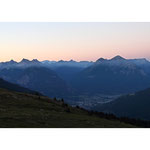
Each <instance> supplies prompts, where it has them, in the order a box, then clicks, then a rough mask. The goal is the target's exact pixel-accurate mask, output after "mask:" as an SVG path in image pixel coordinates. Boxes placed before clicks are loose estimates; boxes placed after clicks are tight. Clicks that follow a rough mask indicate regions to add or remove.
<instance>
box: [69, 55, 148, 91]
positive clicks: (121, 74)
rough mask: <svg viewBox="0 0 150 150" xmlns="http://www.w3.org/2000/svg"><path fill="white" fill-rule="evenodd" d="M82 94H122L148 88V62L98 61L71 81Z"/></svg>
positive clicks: (125, 60)
mask: <svg viewBox="0 0 150 150" xmlns="http://www.w3.org/2000/svg"><path fill="white" fill-rule="evenodd" d="M71 84H72V86H73V87H74V88H76V89H78V91H81V92H82V93H89V94H96V93H104V94H123V93H132V92H135V91H138V90H142V89H145V88H148V87H150V62H149V61H147V60H145V59H144V60H143V59H133V60H132V59H129V60H128V59H125V58H123V57H121V56H116V57H114V58H112V59H109V60H107V59H103V58H100V59H98V60H97V61H96V62H95V63H94V64H93V65H91V66H89V67H88V68H86V69H84V70H82V71H81V72H79V73H78V74H77V75H76V76H75V77H74V78H73V79H72V81H71Z"/></svg>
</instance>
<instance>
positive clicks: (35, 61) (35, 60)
mask: <svg viewBox="0 0 150 150" xmlns="http://www.w3.org/2000/svg"><path fill="white" fill-rule="evenodd" d="M32 62H34V63H40V62H39V61H38V60H37V59H33V60H32Z"/></svg>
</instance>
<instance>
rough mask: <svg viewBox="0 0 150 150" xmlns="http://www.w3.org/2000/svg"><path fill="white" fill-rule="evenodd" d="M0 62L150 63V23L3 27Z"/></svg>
mask: <svg viewBox="0 0 150 150" xmlns="http://www.w3.org/2000/svg"><path fill="white" fill-rule="evenodd" d="M0 33H1V34H0V52H1V57H0V61H8V60H11V59H14V60H16V61H20V60H21V59H22V58H27V59H30V60H32V59H35V58H36V59H39V60H40V61H41V60H61V59H63V60H71V59H73V60H77V61H81V60H88V61H96V60H97V59H98V58H100V57H103V58H107V59H110V58H112V57H114V56H116V55H121V56H122V57H125V58H147V59H150V23H0Z"/></svg>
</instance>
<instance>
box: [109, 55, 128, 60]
mask: <svg viewBox="0 0 150 150" xmlns="http://www.w3.org/2000/svg"><path fill="white" fill-rule="evenodd" d="M111 60H126V59H125V58H123V57H121V56H120V55H117V56H115V57H113V58H112V59H111Z"/></svg>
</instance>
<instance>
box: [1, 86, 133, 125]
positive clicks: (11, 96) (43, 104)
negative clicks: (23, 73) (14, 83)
mask: <svg viewBox="0 0 150 150" xmlns="http://www.w3.org/2000/svg"><path fill="white" fill-rule="evenodd" d="M0 127H4V128H5V127H14V128H18V127H37V128H43V127H52V128H62V127H65V128H66V127H68V128H70V127H75V128H78V127H81V128H82V127H84V128H86V127H90V128H91V127H92V128H94V127H99V128H101V127H115V128H117V127H134V126H132V125H129V124H125V123H121V122H119V121H117V120H107V119H103V118H100V117H97V116H96V115H89V114H88V112H87V111H85V110H82V109H80V108H72V107H70V106H68V105H67V104H65V103H64V102H63V101H56V100H52V99H49V98H47V97H44V96H38V95H31V94H25V93H18V92H12V91H8V90H5V89H0Z"/></svg>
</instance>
